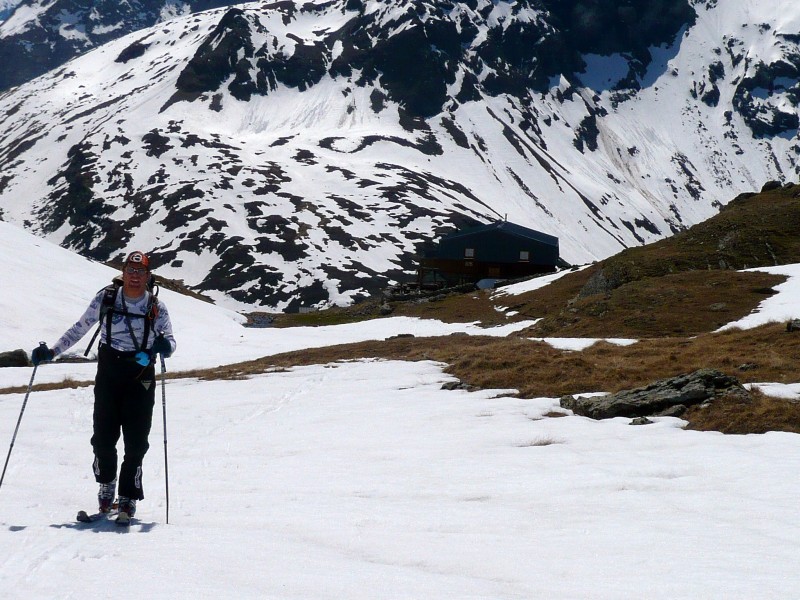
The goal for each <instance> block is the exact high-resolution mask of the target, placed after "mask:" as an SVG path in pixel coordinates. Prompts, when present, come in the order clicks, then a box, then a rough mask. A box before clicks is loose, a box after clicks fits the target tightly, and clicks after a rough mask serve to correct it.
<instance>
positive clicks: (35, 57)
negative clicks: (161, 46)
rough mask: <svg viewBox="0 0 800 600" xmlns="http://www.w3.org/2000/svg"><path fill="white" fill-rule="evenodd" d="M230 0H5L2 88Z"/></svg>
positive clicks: (0, 10) (0, 16)
mask: <svg viewBox="0 0 800 600" xmlns="http://www.w3.org/2000/svg"><path fill="white" fill-rule="evenodd" d="M231 4H236V2H235V1H228V0H99V1H98V0H0V64H2V67H0V90H5V89H8V88H10V87H13V86H15V85H19V84H21V83H24V82H26V81H28V80H30V79H33V78H34V77H36V76H38V75H42V74H44V73H46V72H47V71H50V70H51V69H54V68H56V67H58V66H60V65H62V64H64V63H65V62H67V61H68V60H69V59H71V58H74V57H76V56H78V55H80V54H82V53H84V52H86V51H87V50H91V49H92V48H97V47H99V46H102V45H103V44H105V43H106V42H108V41H110V40H113V39H116V38H118V37H122V36H123V35H125V34H127V33H131V32H132V31H138V30H140V29H143V28H145V27H150V26H152V25H154V24H156V23H159V22H161V21H165V20H167V19H170V18H172V17H175V16H178V15H186V14H189V13H192V12H198V11H202V10H207V9H209V8H216V7H218V6H227V5H231Z"/></svg>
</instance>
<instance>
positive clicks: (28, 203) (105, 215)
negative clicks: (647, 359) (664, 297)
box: [0, 0, 800, 310]
mask: <svg viewBox="0 0 800 600" xmlns="http://www.w3.org/2000/svg"><path fill="white" fill-rule="evenodd" d="M566 4H569V5H570V6H571V8H572V10H571V11H570V10H565V8H564V6H565V5H564V4H559V3H557V2H541V3H534V2H526V1H519V2H502V1H501V2H492V1H490V0H471V1H470V2H463V3H455V2H446V1H438V2H419V1H416V2H411V1H405V2H404V1H400V2H380V1H377V0H370V1H368V2H361V1H359V0H348V1H344V0H334V1H331V2H309V3H305V4H302V5H300V4H295V3H291V2H277V3H250V4H244V5H239V6H237V7H234V8H229V9H219V10H214V11H208V12H205V13H201V14H196V15H190V16H183V17H180V18H177V19H174V20H171V21H168V22H167V23H164V24H163V25H160V26H159V27H157V28H153V29H149V30H145V31H142V32H138V33H135V34H132V35H129V36H127V37H125V38H122V39H119V40H116V41H114V42H111V43H109V44H107V45H105V46H103V47H102V48H99V49H98V50H95V51H93V52H90V53H89V54H86V55H85V56H82V57H80V58H78V59H76V60H74V61H72V62H70V63H69V64H68V65H66V66H65V67H64V68H61V69H58V70H56V71H54V72H52V73H49V74H48V75H46V76H44V77H41V78H39V79H37V80H35V81H33V82H31V83H29V84H26V85H23V86H20V87H19V88H17V89H15V90H12V91H10V92H7V93H5V94H4V95H2V96H0V210H2V215H1V216H2V218H4V219H6V220H9V221H14V222H16V223H20V224H25V226H27V227H28V228H30V229H31V230H33V231H35V232H37V233H38V234H40V235H44V236H46V237H48V238H49V239H51V240H53V241H55V242H57V243H60V244H62V245H64V246H66V247H69V248H72V249H74V250H76V251H78V252H80V253H82V254H84V255H87V256H91V257H93V258H96V259H101V260H105V259H109V258H118V257H120V256H121V255H122V254H123V253H124V252H125V251H126V250H128V249H130V248H133V247H141V248H145V249H147V248H153V249H155V251H154V255H155V258H156V261H157V262H158V263H159V264H162V265H163V266H162V268H161V269H160V270H161V271H162V272H164V274H165V275H167V276H170V277H174V278H178V279H183V280H185V282H186V283H187V284H189V285H191V286H192V287H194V288H195V289H197V290H201V291H204V292H206V293H208V294H209V295H211V296H212V297H214V298H215V299H216V300H222V301H226V302H227V303H228V305H229V306H231V307H234V308H243V307H253V306H263V307H269V308H276V309H281V310H292V309H296V308H297V307H298V306H299V305H301V304H318V305H322V304H326V303H331V302H337V303H346V302H350V301H352V300H354V299H356V298H357V297H358V296H360V295H364V294H368V293H371V292H374V291H376V290H377V289H379V288H380V287H381V286H383V285H385V284H386V283H387V282H388V281H392V280H397V279H401V278H406V277H407V274H408V273H409V272H410V271H411V270H412V269H413V266H414V261H413V256H414V252H415V251H416V250H417V248H418V246H419V244H420V243H421V242H424V241H425V240H429V239H431V238H433V237H435V236H437V235H439V234H441V233H442V232H444V231H447V230H448V229H450V228H452V227H454V226H459V225H462V224H464V223H468V222H472V221H473V220H478V221H487V220H492V219H497V218H504V217H507V218H508V219H509V220H513V221H516V222H519V223H520V224H523V225H526V226H530V227H533V228H536V229H539V230H542V231H545V232H547V233H550V234H553V235H557V236H558V237H559V238H560V244H561V253H562V257H563V258H564V259H565V260H567V261H568V262H572V263H582V262H586V261H590V260H593V259H598V258H603V257H606V256H609V255H611V254H613V253H616V252H617V251H619V250H621V249H623V248H625V247H628V246H631V245H637V244H641V243H645V242H649V241H653V240H655V239H658V238H660V237H663V236H666V235H669V234H670V233H672V232H675V231H678V230H680V229H682V228H684V227H686V226H689V225H692V224H694V223H697V222H699V221H701V220H704V219H706V218H708V217H710V216H711V215H713V214H714V213H715V212H716V210H717V209H718V208H719V207H720V206H721V205H722V204H723V203H725V202H727V201H728V200H730V199H732V198H733V197H734V196H735V195H736V194H737V193H738V192H741V191H745V190H752V189H754V188H758V187H760V185H761V184H763V183H764V182H765V181H767V180H770V179H778V180H787V179H795V178H796V176H797V171H798V167H797V155H798V154H799V153H800V145H798V143H797V137H796V134H797V131H796V129H797V123H798V108H797V104H798V91H800V86H799V85H798V75H797V69H798V66H800V47H798V41H800V8H798V7H797V6H796V4H795V3H794V2H791V1H790V0H776V1H775V2H771V3H769V6H766V5H764V4H757V3H753V2H750V1H748V0H730V1H728V2H726V3H725V4H724V6H722V5H717V3H716V2H715V1H712V0H709V1H696V2H692V3H691V5H690V4H689V3H687V2H686V1H685V0H665V1H663V2H657V3H652V2H650V3H645V2H631V3H629V5H626V6H628V9H629V10H628V9H626V10H627V11H628V12H626V11H625V10H622V9H619V10H618V11H617V12H612V13H610V14H611V17H604V19H605V21H604V20H603V19H600V20H597V19H599V18H600V17H598V15H591V14H589V13H587V12H586V11H587V10H588V8H587V7H588V6H589V4H587V3H583V2H581V1H576V2H572V3H566ZM601 4H603V3H601ZM612 4H613V3H612ZM601 8H602V6H601ZM631 11H632V12H631ZM602 14H603V15H606V14H608V13H606V12H604V13H602ZM588 17H592V18H588ZM592 19H594V20H592ZM609 19H611V20H610V21H609ZM593 24H598V25H597V26H594V25H593Z"/></svg>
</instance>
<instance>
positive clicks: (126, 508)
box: [117, 496, 136, 525]
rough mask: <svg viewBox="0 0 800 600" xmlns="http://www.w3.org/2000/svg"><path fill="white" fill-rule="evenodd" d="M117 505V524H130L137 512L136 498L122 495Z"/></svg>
mask: <svg viewBox="0 0 800 600" xmlns="http://www.w3.org/2000/svg"><path fill="white" fill-rule="evenodd" d="M118 502H119V504H118V506H117V510H118V514H117V525H128V524H130V522H131V519H132V518H133V515H134V514H136V500H134V499H133V498H128V497H126V496H120V497H119V500H118Z"/></svg>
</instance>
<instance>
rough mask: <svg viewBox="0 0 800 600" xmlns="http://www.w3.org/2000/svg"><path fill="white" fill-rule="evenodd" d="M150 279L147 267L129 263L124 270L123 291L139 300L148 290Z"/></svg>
mask: <svg viewBox="0 0 800 600" xmlns="http://www.w3.org/2000/svg"><path fill="white" fill-rule="evenodd" d="M149 277H150V271H148V270H147V267H145V266H143V265H141V264H136V263H128V264H127V265H125V267H123V269H122V291H123V292H124V293H125V295H126V296H128V297H130V298H138V297H139V296H141V295H142V294H144V292H145V290H146V289H147V280H148V278H149Z"/></svg>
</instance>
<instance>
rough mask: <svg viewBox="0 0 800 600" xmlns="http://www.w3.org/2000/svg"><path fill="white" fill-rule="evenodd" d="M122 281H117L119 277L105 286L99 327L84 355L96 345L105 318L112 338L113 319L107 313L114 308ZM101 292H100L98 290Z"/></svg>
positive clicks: (107, 330)
mask: <svg viewBox="0 0 800 600" xmlns="http://www.w3.org/2000/svg"><path fill="white" fill-rule="evenodd" d="M120 285H121V282H118V281H117V278H114V281H112V282H111V283H109V284H108V285H107V286H106V287H104V288H103V289H102V290H100V291H101V292H103V299H102V300H101V301H100V320H99V322H98V325H97V329H96V330H95V332H94V335H93V336H92V339H91V340H90V341H89V345H88V346H86V351H85V352H84V353H83V355H84V356H88V355H89V351H90V350H91V349H92V346H93V345H94V341H95V340H96V339H97V334H99V333H100V329H101V328H102V327H103V320H104V319H105V322H106V327H107V329H106V336H107V337H106V339H109V340H110V339H111V319H108V318H106V315H107V314H108V313H109V312H111V311H113V310H114V303H115V302H116V301H117V292H119V288H120ZM98 293H99V292H98Z"/></svg>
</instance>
